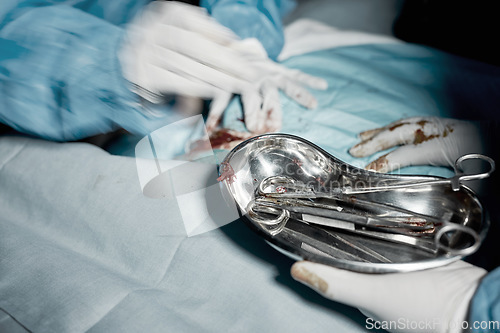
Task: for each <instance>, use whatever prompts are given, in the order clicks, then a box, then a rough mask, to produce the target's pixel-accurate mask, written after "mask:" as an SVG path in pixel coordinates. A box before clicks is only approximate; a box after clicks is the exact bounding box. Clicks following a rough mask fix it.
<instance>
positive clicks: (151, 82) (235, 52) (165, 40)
mask: <svg viewBox="0 0 500 333" xmlns="http://www.w3.org/2000/svg"><path fill="white" fill-rule="evenodd" d="M119 59H120V61H121V64H122V69H123V73H124V76H125V78H126V79H127V80H128V81H130V82H131V83H132V84H133V86H134V91H135V92H136V93H137V94H138V95H140V96H141V97H143V98H144V99H146V100H148V101H150V102H153V103H158V102H159V101H161V98H162V96H164V95H168V94H172V95H187V96H193V97H199V98H205V99H212V100H213V101H212V104H211V108H210V116H209V118H208V121H207V129H208V130H209V131H212V130H213V129H214V128H215V127H216V125H217V122H218V120H219V119H220V116H221V115H222V113H223V111H224V109H225V107H226V106H227V105H228V104H229V101H230V99H231V97H232V95H233V94H239V95H241V97H242V102H243V108H244V112H245V123H246V125H247V128H248V129H249V130H250V131H252V132H263V131H269V130H271V131H272V130H277V129H279V128H280V126H281V107H280V105H279V98H278V93H277V92H278V90H279V89H281V90H283V91H284V92H285V93H286V94H287V95H288V96H290V97H291V98H292V99H294V100H295V101H297V102H298V103H300V104H301V105H303V106H305V107H308V108H314V107H315V106H316V99H315V98H314V97H313V96H312V95H311V94H310V93H309V92H308V91H307V90H306V89H305V88H303V87H302V86H301V85H302V84H306V85H309V86H311V87H313V88H322V89H326V86H327V84H326V81H324V80H322V79H319V78H315V77H312V76H309V75H306V74H304V73H301V72H299V71H295V70H291V69H287V68H285V67H283V66H281V65H279V64H276V63H274V62H273V61H272V60H270V59H269V58H268V57H267V54H266V52H265V50H264V49H263V47H262V45H260V43H258V41H256V40H250V41H241V40H239V39H238V37H237V36H236V35H235V34H234V33H233V32H232V31H231V30H229V29H227V28H225V27H224V26H222V25H220V24H219V23H217V22H216V21H215V20H214V19H213V18H211V17H210V16H209V15H208V14H207V13H206V11H205V10H204V9H202V8H199V7H195V6H190V5H187V4H183V3H178V2H171V1H168V2H167V1H154V2H152V3H151V4H149V5H148V6H147V7H146V9H145V10H144V11H143V12H142V13H141V14H140V15H138V17H137V18H136V19H135V20H134V21H133V22H132V24H131V25H130V26H129V27H128V30H127V34H126V38H125V40H124V44H123V47H122V49H121V52H120V54H119Z"/></svg>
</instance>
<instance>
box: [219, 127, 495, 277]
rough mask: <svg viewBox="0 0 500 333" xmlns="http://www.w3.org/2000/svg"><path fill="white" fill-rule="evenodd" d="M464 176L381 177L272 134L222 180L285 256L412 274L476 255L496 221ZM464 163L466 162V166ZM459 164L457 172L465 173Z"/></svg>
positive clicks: (245, 150) (240, 154)
mask: <svg viewBox="0 0 500 333" xmlns="http://www.w3.org/2000/svg"><path fill="white" fill-rule="evenodd" d="M466 158H482V159H485V160H486V161H487V162H489V163H490V165H491V169H490V171H489V172H486V173H483V174H479V175H463V174H460V170H458V169H457V170H456V172H457V175H456V176H455V177H452V178H450V179H444V178H440V177H431V176H401V175H391V174H380V173H375V172H371V171H367V170H363V169H359V168H356V167H354V166H351V165H349V164H347V163H344V162H342V161H340V160H339V159H337V158H335V157H334V156H332V155H330V154H329V153H327V152H326V151H324V150H323V149H321V148H319V147H318V146H316V145H314V144H313V143H311V142H308V141H306V140H304V139H302V138H299V137H296V136H292V135H286V134H268V135H262V136H258V137H254V138H251V139H249V140H247V141H245V142H243V143H241V144H240V145H238V146H237V147H235V148H234V149H233V150H232V151H231V152H230V153H229V154H228V155H227V156H226V158H225V160H224V161H223V162H222V163H221V166H220V174H221V177H220V180H222V181H223V183H224V186H226V187H227V190H228V192H229V195H230V196H231V199H232V200H234V201H235V203H236V205H237V207H238V209H239V210H240V212H241V214H242V215H243V216H244V220H245V221H246V222H247V224H248V225H249V226H250V227H251V229H253V230H254V231H255V232H257V233H258V234H259V235H261V236H262V237H263V238H264V239H265V240H267V241H268V242H269V243H270V244H271V245H273V246H274V247H275V248H277V249H278V250H280V251H282V252H284V253H285V254H287V255H290V256H292V257H294V258H296V259H305V260H310V261H314V262H319V263H323V264H327V265H331V266H335V267H339V268H344V269H349V270H354V271H360V272H369V273H388V272H406V271H414V270H421V269H427V268H432V267H438V266H441V265H446V264H448V263H450V262H453V261H456V260H459V259H460V258H462V257H463V256H465V255H468V254H470V253H472V252H474V251H475V250H476V249H477V248H478V247H479V245H480V243H481V241H482V239H483V238H484V236H485V234H486V231H487V228H488V223H489V222H488V219H487V217H486V214H485V212H484V210H483V208H482V206H481V203H480V202H479V200H478V199H477V197H476V195H475V194H474V192H473V191H472V190H470V189H469V188H468V187H467V186H465V185H464V184H463V183H462V180H468V179H474V178H475V177H476V178H485V177H487V176H488V175H489V173H491V172H492V171H493V170H494V163H493V161H492V160H491V159H489V158H487V157H484V156H481V155H473V156H466V157H464V158H463V159H466ZM460 162H462V161H457V163H458V164H460ZM458 167H459V165H457V168H458Z"/></svg>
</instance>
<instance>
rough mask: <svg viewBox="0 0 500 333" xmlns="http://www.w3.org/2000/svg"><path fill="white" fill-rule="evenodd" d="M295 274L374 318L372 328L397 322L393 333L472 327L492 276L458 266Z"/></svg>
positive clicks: (314, 268) (301, 266)
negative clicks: (472, 309)
mask: <svg viewBox="0 0 500 333" xmlns="http://www.w3.org/2000/svg"><path fill="white" fill-rule="evenodd" d="M291 273H292V276H293V278H294V279H295V280H297V281H300V282H302V283H304V284H305V285H307V286H309V287H311V288H313V289H314V290H316V291H317V292H318V293H320V294H321V295H323V296H324V297H327V298H329V299H331V300H334V301H337V302H340V303H344V304H347V305H350V306H353V307H356V308H358V309H360V310H361V311H362V312H363V313H364V314H365V315H367V316H369V318H367V320H366V327H367V328H368V329H370V328H380V327H381V326H382V325H388V323H389V322H390V321H394V322H395V323H396V324H395V325H394V324H393V327H392V328H390V329H388V330H389V331H390V332H405V331H406V332H427V333H432V332H436V333H438V332H439V333H442V332H461V331H462V325H464V326H465V325H467V324H466V323H465V324H464V323H463V321H464V320H466V319H467V318H466V317H467V311H468V307H469V303H470V301H471V299H472V296H473V295H474V292H475V290H476V288H477V286H478V284H479V282H480V280H481V278H482V277H483V276H484V275H485V274H486V271H485V270H484V269H482V268H479V267H476V266H473V265H471V264H468V263H466V262H463V261H458V262H455V263H452V264H450V265H447V266H443V267H439V268H435V269H430V270H424V271H418V272H410V273H393V274H362V273H355V272H351V271H347V270H342V269H337V268H333V267H330V266H326V265H321V264H316V263H312V262H307V261H302V262H297V263H295V264H294V265H293V266H292V270H291ZM375 321H377V322H375ZM382 327H383V326H382ZM383 328H384V329H387V328H389V327H388V326H386V327H383Z"/></svg>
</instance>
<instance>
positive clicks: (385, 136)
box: [349, 117, 483, 172]
mask: <svg viewBox="0 0 500 333" xmlns="http://www.w3.org/2000/svg"><path fill="white" fill-rule="evenodd" d="M359 136H360V139H361V140H362V141H361V142H360V143H358V144H357V145H355V146H354V147H352V148H351V149H350V150H349V153H350V154H351V155H353V156H355V157H365V156H369V155H372V154H373V153H375V152H378V151H381V150H384V149H388V148H391V147H394V146H398V145H402V147H399V148H397V149H395V150H393V151H391V152H390V153H388V154H386V155H383V156H381V157H379V158H378V159H377V160H375V161H373V162H371V163H370V164H369V165H367V166H366V169H370V170H375V171H379V172H389V171H392V170H395V169H398V168H402V167H405V166H410V165H437V166H451V167H453V165H454V164H455V161H456V160H457V159H458V158H459V157H460V156H462V155H465V154H469V153H482V152H483V147H482V143H481V132H480V129H479V126H478V125H477V124H476V123H473V122H468V121H460V120H457V119H449V118H438V117H415V118H407V119H401V120H398V121H396V122H393V123H391V124H389V125H387V126H385V127H381V128H376V129H373V130H369V131H365V132H362V133H360V134H359Z"/></svg>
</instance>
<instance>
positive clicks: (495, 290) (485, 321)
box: [469, 268, 500, 332]
mask: <svg viewBox="0 0 500 333" xmlns="http://www.w3.org/2000/svg"><path fill="white" fill-rule="evenodd" d="M469 324H470V325H471V327H472V331H473V332H486V331H487V332H500V327H499V325H500V268H497V269H495V270H494V271H492V272H491V273H489V274H488V275H487V276H486V277H485V278H484V279H483V280H482V281H481V284H480V285H479V287H478V289H477V291H476V294H475V295H474V298H473V299H472V303H471V308H470V313H469ZM481 325H483V327H481ZM484 325H490V327H488V329H485V327H484ZM491 325H493V326H491Z"/></svg>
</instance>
